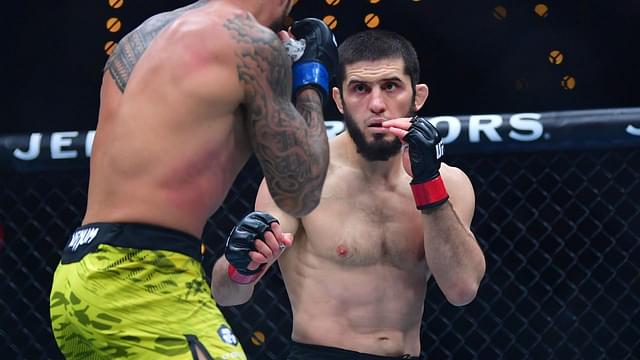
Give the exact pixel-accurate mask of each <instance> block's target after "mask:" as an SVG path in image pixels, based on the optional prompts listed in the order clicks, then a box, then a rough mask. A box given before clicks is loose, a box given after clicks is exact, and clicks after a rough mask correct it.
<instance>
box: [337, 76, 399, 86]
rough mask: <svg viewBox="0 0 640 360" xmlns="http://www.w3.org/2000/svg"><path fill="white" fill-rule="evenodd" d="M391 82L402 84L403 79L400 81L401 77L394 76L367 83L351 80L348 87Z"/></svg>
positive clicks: (365, 81)
mask: <svg viewBox="0 0 640 360" xmlns="http://www.w3.org/2000/svg"><path fill="white" fill-rule="evenodd" d="M389 81H395V82H400V83H401V82H402V79H400V78H399V77H397V76H392V77H389V78H384V79H379V80H376V81H367V80H359V79H351V80H349V82H347V85H352V84H362V83H366V84H369V83H372V82H389Z"/></svg>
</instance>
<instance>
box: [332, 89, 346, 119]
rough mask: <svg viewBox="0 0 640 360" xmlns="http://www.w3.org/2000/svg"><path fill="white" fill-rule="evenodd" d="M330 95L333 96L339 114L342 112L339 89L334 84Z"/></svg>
mask: <svg viewBox="0 0 640 360" xmlns="http://www.w3.org/2000/svg"><path fill="white" fill-rule="evenodd" d="M331 96H333V101H334V102H335V103H336V107H337V108H338V111H340V114H344V111H343V105H342V97H341V96H340V89H339V88H338V87H336V86H334V87H333V89H331Z"/></svg>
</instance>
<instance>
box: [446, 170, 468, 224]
mask: <svg viewBox="0 0 640 360" xmlns="http://www.w3.org/2000/svg"><path fill="white" fill-rule="evenodd" d="M440 175H441V176H442V180H444V183H445V187H446V188H447V192H448V193H449V201H450V202H451V203H452V204H453V207H454V208H455V209H456V211H457V212H458V214H459V215H460V216H461V218H462V219H463V220H464V222H465V223H466V224H467V225H468V224H470V223H471V219H472V218H473V214H474V212H475V202H476V197H475V192H474V189H473V185H472V183H471V180H470V179H469V176H467V174H465V172H464V171H462V170H461V169H459V168H457V167H454V166H450V165H447V164H444V163H443V164H442V166H441V167H440Z"/></svg>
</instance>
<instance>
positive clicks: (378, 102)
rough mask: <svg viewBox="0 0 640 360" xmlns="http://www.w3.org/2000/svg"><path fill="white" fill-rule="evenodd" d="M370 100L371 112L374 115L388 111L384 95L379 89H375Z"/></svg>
mask: <svg viewBox="0 0 640 360" xmlns="http://www.w3.org/2000/svg"><path fill="white" fill-rule="evenodd" d="M370 96H371V98H370V99H369V110H370V111H371V112H372V113H374V114H382V113H383V112H385V111H386V109H387V106H386V104H385V102H384V97H383V93H382V91H381V90H380V89H379V88H377V87H376V88H373V89H372V90H371V94H370Z"/></svg>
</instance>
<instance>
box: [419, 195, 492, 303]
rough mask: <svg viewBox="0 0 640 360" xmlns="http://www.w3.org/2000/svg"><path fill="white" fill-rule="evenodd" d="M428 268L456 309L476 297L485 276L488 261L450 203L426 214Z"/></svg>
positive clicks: (425, 233) (425, 232)
mask: <svg viewBox="0 0 640 360" xmlns="http://www.w3.org/2000/svg"><path fill="white" fill-rule="evenodd" d="M422 217H423V223H424V239H425V240H424V248H425V254H426V259H427V265H428V266H429V269H430V271H431V273H432V274H433V276H434V278H435V280H436V282H437V283H438V286H439V287H440V289H441V290H442V292H443V293H444V294H445V296H446V297H447V300H449V302H450V303H452V304H454V305H465V304H467V303H469V302H471V301H472V300H473V298H474V297H475V295H476V293H477V290H478V286H479V285H480V281H481V280H482V277H483V276H484V272H485V267H486V265H485V259H484V255H483V254H482V250H481V249H480V247H479V246H478V243H477V242H476V239H475V236H474V235H473V233H472V232H471V231H469V230H468V228H467V227H466V226H464V225H463V223H462V221H461V220H460V218H459V217H458V214H456V212H455V209H454V208H453V206H451V203H450V202H446V203H444V204H443V205H442V206H440V207H437V208H435V209H429V210H424V211H423V215H422Z"/></svg>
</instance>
